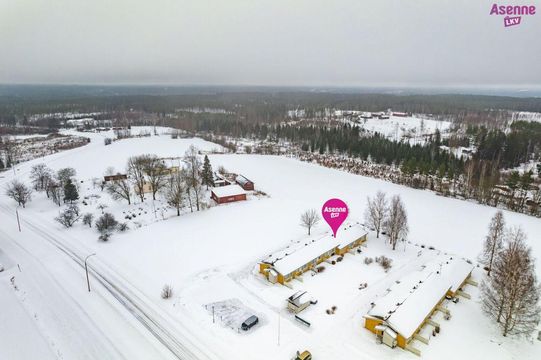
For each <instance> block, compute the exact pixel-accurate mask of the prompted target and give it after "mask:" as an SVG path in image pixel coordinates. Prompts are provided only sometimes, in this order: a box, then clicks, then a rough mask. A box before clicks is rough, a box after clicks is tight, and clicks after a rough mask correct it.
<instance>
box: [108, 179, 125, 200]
mask: <svg viewBox="0 0 541 360" xmlns="http://www.w3.org/2000/svg"><path fill="white" fill-rule="evenodd" d="M105 189H106V190H107V192H108V193H109V194H111V197H112V198H113V199H115V200H121V199H123V200H126V201H127V202H128V205H130V204H131V195H132V192H131V185H130V183H129V182H128V180H127V179H119V180H114V181H110V182H109V183H108V184H107V185H106V187H105Z"/></svg>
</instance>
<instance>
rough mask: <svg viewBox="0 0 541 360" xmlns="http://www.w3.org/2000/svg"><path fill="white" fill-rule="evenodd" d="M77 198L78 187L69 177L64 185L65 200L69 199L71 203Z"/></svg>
mask: <svg viewBox="0 0 541 360" xmlns="http://www.w3.org/2000/svg"><path fill="white" fill-rule="evenodd" d="M77 199H79V193H78V192H77V187H76V186H75V185H74V184H73V182H72V181H71V179H68V180H67V181H66V185H64V202H66V201H69V202H70V203H72V202H73V201H75V200H77Z"/></svg>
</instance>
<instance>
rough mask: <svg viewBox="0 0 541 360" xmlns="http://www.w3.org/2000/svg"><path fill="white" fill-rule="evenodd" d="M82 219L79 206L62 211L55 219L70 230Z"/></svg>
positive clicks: (72, 206)
mask: <svg viewBox="0 0 541 360" xmlns="http://www.w3.org/2000/svg"><path fill="white" fill-rule="evenodd" d="M80 218H81V216H80V214H79V207H78V206H77V205H75V204H74V205H70V206H68V207H67V208H66V209H64V210H63V211H61V212H60V213H59V214H58V216H57V217H56V218H55V220H56V221H58V222H59V223H60V224H62V225H63V226H64V227H66V228H70V227H72V226H73V224H75V223H76V222H77V221H79V219H80Z"/></svg>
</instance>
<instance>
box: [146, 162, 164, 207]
mask: <svg viewBox="0 0 541 360" xmlns="http://www.w3.org/2000/svg"><path fill="white" fill-rule="evenodd" d="M143 169H144V171H145V173H146V174H147V176H148V182H149V184H150V187H151V189H152V199H153V200H156V193H157V192H158V191H160V190H161V189H162V188H164V187H165V186H166V185H167V168H166V167H165V165H164V164H163V163H162V162H161V161H160V159H158V157H157V156H156V155H149V156H147V157H146V158H145V161H144V162H143Z"/></svg>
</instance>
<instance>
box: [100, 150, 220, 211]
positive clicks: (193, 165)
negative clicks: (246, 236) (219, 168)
mask: <svg viewBox="0 0 541 360" xmlns="http://www.w3.org/2000/svg"><path fill="white" fill-rule="evenodd" d="M182 163H183V166H181V164H180V163H179V166H178V168H177V169H176V170H171V169H167V167H166V166H165V165H164V164H163V163H162V161H161V160H160V159H159V158H158V157H157V156H156V155H139V156H133V157H131V158H129V159H128V162H127V165H126V174H127V176H126V177H125V178H122V177H119V178H118V179H116V180H113V181H110V182H108V183H107V185H106V186H105V188H106V190H107V192H108V193H109V194H111V196H112V197H113V198H114V199H116V200H120V199H122V200H126V201H127V202H128V204H131V203H132V200H133V197H134V196H137V197H138V198H139V200H140V201H141V202H144V201H145V191H146V189H147V188H148V189H149V190H150V192H151V193H152V199H153V200H156V195H157V194H158V193H163V195H164V197H165V199H166V200H167V202H168V203H169V205H171V206H173V207H174V208H175V209H176V210H177V215H180V210H181V208H182V207H183V206H184V205H185V204H188V205H189V207H190V211H194V209H195V210H196V211H199V210H201V207H202V195H203V189H202V187H203V186H207V188H208V186H212V185H213V184H214V183H213V179H214V177H213V171H212V166H211V165H210V161H209V159H208V157H207V156H205V159H204V163H203V164H202V162H201V160H200V157H199V155H198V150H197V148H196V147H194V146H190V147H189V148H188V150H187V151H186V152H185V154H184V157H183V159H182ZM115 174H118V173H116V172H115V170H114V169H112V168H111V169H108V171H107V175H115ZM132 189H133V190H132Z"/></svg>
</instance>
